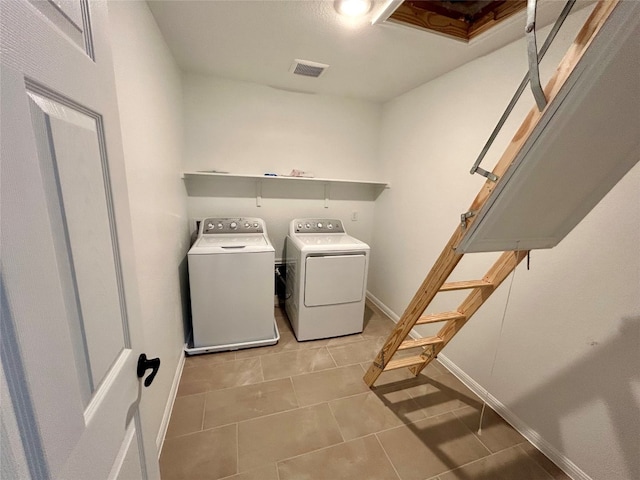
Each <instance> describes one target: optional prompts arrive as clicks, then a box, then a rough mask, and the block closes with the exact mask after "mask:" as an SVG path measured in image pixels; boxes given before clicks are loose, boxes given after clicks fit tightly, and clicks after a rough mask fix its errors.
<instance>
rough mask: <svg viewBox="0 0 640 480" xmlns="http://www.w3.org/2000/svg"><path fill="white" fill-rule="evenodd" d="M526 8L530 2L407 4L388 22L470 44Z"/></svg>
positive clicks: (413, 0) (423, 0)
mask: <svg viewBox="0 0 640 480" xmlns="http://www.w3.org/2000/svg"><path fill="white" fill-rule="evenodd" d="M526 7H527V0H405V1H404V2H402V4H401V5H400V6H399V7H398V8H397V9H396V10H395V12H393V14H391V16H390V17H389V19H388V21H390V22H395V23H401V24H404V25H408V26H410V27H415V28H419V29H422V30H427V31H430V32H436V33H439V34H441V35H445V36H448V37H451V38H455V39H458V40H464V41H467V42H468V41H469V40H471V39H472V38H474V37H476V36H478V35H480V34H481V33H484V32H486V31H488V30H489V29H491V28H492V27H495V26H496V25H498V24H499V23H500V22H502V21H503V20H505V19H507V18H509V17H510V16H512V15H514V14H516V13H518V12H519V11H521V10H524V9H526Z"/></svg>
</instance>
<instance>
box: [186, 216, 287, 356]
mask: <svg viewBox="0 0 640 480" xmlns="http://www.w3.org/2000/svg"><path fill="white" fill-rule="evenodd" d="M187 258H188V262H189V283H190V290H191V313H192V323H193V335H192V339H191V341H190V343H189V346H188V348H187V349H186V352H187V353H188V354H199V353H208V352H218V351H223V350H238V349H241V348H249V347H258V346H263V345H273V344H275V343H277V342H278V340H279V339H280V335H279V333H278V327H277V326H276V322H275V317H274V312H273V294H274V265H275V249H274V248H273V245H272V244H271V242H270V241H269V237H268V236H267V229H266V226H265V224H264V221H263V220H262V219H260V218H237V217H236V218H206V219H204V220H202V221H201V222H200V227H199V229H198V238H197V239H196V241H195V243H194V244H193V246H192V247H191V249H190V250H189V253H188V255H187Z"/></svg>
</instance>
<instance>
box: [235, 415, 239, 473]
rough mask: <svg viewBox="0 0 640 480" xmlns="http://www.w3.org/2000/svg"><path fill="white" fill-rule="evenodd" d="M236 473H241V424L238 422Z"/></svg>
mask: <svg viewBox="0 0 640 480" xmlns="http://www.w3.org/2000/svg"><path fill="white" fill-rule="evenodd" d="M236 473H240V424H239V423H237V422H236Z"/></svg>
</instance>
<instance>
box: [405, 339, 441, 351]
mask: <svg viewBox="0 0 640 480" xmlns="http://www.w3.org/2000/svg"><path fill="white" fill-rule="evenodd" d="M438 343H443V340H442V339H441V338H440V337H425V338H417V339H415V340H413V339H411V340H405V341H404V342H402V343H401V344H400V346H399V347H398V350H406V349H408V348H416V347H426V346H427V345H437V344H438Z"/></svg>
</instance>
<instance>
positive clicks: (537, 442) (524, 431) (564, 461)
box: [367, 292, 592, 480]
mask: <svg viewBox="0 0 640 480" xmlns="http://www.w3.org/2000/svg"><path fill="white" fill-rule="evenodd" d="M367 299H368V300H370V301H371V303H372V304H373V305H374V306H375V307H376V308H377V309H378V310H380V311H381V312H382V313H383V314H385V315H386V316H387V317H389V319H390V320H392V321H393V322H395V323H398V320H400V317H399V316H398V315H396V314H395V312H393V310H391V309H390V308H389V307H387V306H386V305H385V304H384V303H382V302H381V301H380V299H378V298H377V297H376V296H375V295H373V294H372V293H371V292H367ZM410 335H411V337H412V338H415V339H417V338H422V335H420V334H419V333H418V332H416V331H415V330H411V333H410ZM438 361H439V362H440V363H441V364H442V365H443V366H444V367H445V368H446V369H447V370H449V371H450V372H451V373H452V374H453V375H454V376H455V377H457V378H458V380H460V381H461V382H462V383H464V384H465V385H466V386H467V388H469V390H471V391H472V392H473V393H475V394H476V395H477V396H478V397H480V398H481V399H483V400H485V401H486V402H487V405H489V407H491V408H492V409H493V410H495V411H496V412H497V413H498V415H500V416H501V417H502V418H504V419H505V421H506V422H507V423H509V424H510V425H511V426H512V427H513V428H514V429H516V430H517V431H518V432H519V433H520V435H522V436H523V437H524V438H526V439H527V440H528V441H529V443H531V445H533V446H534V447H536V448H537V449H538V450H540V451H541V452H542V453H543V454H544V455H545V456H546V457H547V458H549V459H550V460H551V461H552V462H553V463H555V464H556V465H557V466H558V467H559V468H560V469H561V470H562V471H564V472H565V473H566V474H567V475H568V476H569V477H571V478H572V479H573V480H592V479H591V477H589V475H587V474H586V473H585V472H583V471H582V470H581V469H580V468H579V467H578V466H577V465H576V464H575V463H573V462H572V461H571V460H569V459H568V458H567V457H566V456H564V455H563V454H562V453H560V452H559V451H558V450H557V449H556V448H555V447H554V446H553V445H551V444H550V443H549V442H547V441H546V440H545V439H544V438H542V437H541V436H540V434H539V433H538V432H536V431H535V430H533V429H532V428H531V427H529V426H528V425H527V424H526V423H524V422H523V421H522V420H521V419H520V418H519V417H518V416H517V415H516V414H515V413H513V412H512V411H511V410H509V408H508V407H507V406H506V405H504V404H503V403H502V402H501V401H500V400H498V399H497V398H496V397H494V396H493V395H491V394H490V393H489V392H488V391H487V390H486V389H485V388H484V387H482V385H480V384H479V383H478V382H476V381H475V380H474V379H473V378H471V377H470V376H469V375H467V374H466V373H465V372H464V371H463V370H461V369H460V367H458V366H457V365H456V364H455V363H453V362H452V361H451V360H450V359H448V358H447V357H446V356H445V355H443V354H440V355H438Z"/></svg>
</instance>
